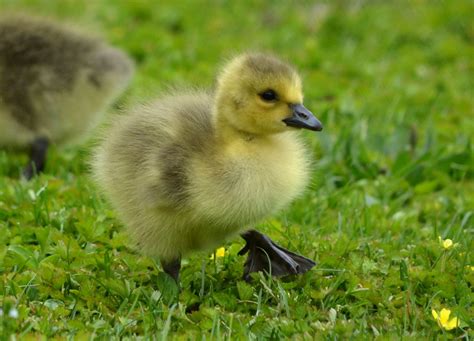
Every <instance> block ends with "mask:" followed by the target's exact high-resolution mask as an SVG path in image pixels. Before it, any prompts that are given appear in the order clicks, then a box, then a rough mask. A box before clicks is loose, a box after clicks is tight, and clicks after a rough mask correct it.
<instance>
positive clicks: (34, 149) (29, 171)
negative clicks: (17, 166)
mask: <svg viewBox="0 0 474 341" xmlns="http://www.w3.org/2000/svg"><path fill="white" fill-rule="evenodd" d="M48 145H49V141H48V139H47V138H45V137H38V138H36V139H35V140H34V141H33V143H32V144H31V149H30V160H29V161H28V164H27V165H26V167H25V168H24V169H23V177H25V179H27V180H30V179H31V178H32V177H33V176H34V175H36V174H38V173H40V172H42V171H43V170H44V166H45V164H46V152H47V151H48Z"/></svg>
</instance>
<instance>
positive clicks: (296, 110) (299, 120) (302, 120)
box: [283, 104, 323, 131]
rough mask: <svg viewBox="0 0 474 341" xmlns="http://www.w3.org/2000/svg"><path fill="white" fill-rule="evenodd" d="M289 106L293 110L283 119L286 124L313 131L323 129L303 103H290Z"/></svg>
mask: <svg viewBox="0 0 474 341" xmlns="http://www.w3.org/2000/svg"><path fill="white" fill-rule="evenodd" d="M290 108H291V110H292V112H293V114H292V116H290V117H288V118H285V119H284V120H283V122H285V123H286V125H287V126H289V127H294V128H303V129H309V130H314V131H321V130H323V125H322V124H321V122H320V121H319V120H318V119H317V118H316V117H314V115H313V113H312V112H311V111H309V110H308V109H306V108H305V106H304V105H303V104H290Z"/></svg>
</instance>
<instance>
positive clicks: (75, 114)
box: [0, 15, 134, 178]
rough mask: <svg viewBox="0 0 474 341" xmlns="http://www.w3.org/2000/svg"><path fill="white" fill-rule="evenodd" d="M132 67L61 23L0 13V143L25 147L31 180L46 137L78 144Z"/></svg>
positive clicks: (39, 165) (41, 163)
mask: <svg viewBox="0 0 474 341" xmlns="http://www.w3.org/2000/svg"><path fill="white" fill-rule="evenodd" d="M133 69H134V67H133V63H132V61H131V60H130V58H129V57H128V56H127V55H126V54H125V53H124V52H122V51H120V50H118V49H116V48H114V47H111V46H109V45H108V44H106V43H105V42H103V41H101V40H100V39H96V38H92V37H89V36H88V35H87V34H84V33H80V32H77V31H76V30H73V29H71V28H69V27H67V26H65V25H63V24H59V23H56V22H52V21H49V20H46V19H40V18H33V17H28V16H18V15H15V16H11V17H0V147H1V146H3V147H16V148H25V147H27V148H28V147H29V148H30V153H31V155H30V162H29V163H28V165H27V166H26V168H25V169H24V172H23V174H24V176H25V177H26V178H31V177H32V176H33V175H34V174H35V173H36V172H39V171H41V170H42V169H43V168H44V164H45V158H46V151H47V147H48V144H49V143H50V142H52V143H57V144H71V143H74V142H77V141H78V140H80V139H81V138H83V137H84V136H85V135H86V134H87V133H88V132H89V131H90V130H91V129H92V128H94V127H95V126H96V125H97V124H98V123H99V122H100V119H101V116H102V115H101V114H102V113H103V111H104V110H105V109H106V107H107V106H108V105H110V103H111V102H112V101H113V100H114V99H115V98H116V97H117V96H118V95H119V94H121V93H122V92H123V91H124V89H125V88H126V86H127V84H128V83H129V81H130V79H131V76H132V74H133Z"/></svg>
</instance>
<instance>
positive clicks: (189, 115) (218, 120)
mask: <svg viewBox="0 0 474 341" xmlns="http://www.w3.org/2000/svg"><path fill="white" fill-rule="evenodd" d="M297 128H304V129H310V130H315V131H320V130H322V125H321V123H320V122H319V121H318V119H316V118H315V117H314V115H313V114H312V113H311V112H310V111H309V110H308V109H306V108H305V107H304V106H303V93H302V85H301V80H300V77H299V75H298V74H297V72H296V71H295V70H294V69H293V68H292V67H291V66H289V65H287V64H286V63H284V62H282V61H280V60H279V59H277V58H276V57H274V56H271V55H266V54H257V53H249V54H243V55H240V56H237V57H236V58H235V59H233V60H231V61H230V62H229V63H228V64H227V65H226V66H225V67H224V68H223V70H222V72H221V73H220V74H219V75H218V79H217V87H216V90H215V92H199V91H191V90H189V91H184V92H183V93H176V94H171V95H168V96H165V97H164V98H162V99H159V100H157V101H156V102H154V103H152V104H149V105H144V106H142V107H139V108H137V109H135V110H134V111H133V112H132V113H131V114H130V115H124V116H122V117H120V118H117V119H116V121H115V123H114V124H113V125H112V126H111V128H110V130H108V131H106V133H105V136H104V138H103V141H102V142H101V143H100V145H99V146H98V147H97V150H96V153H95V156H94V160H93V162H92V167H93V173H94V176H95V179H96V181H97V183H98V184H99V186H100V187H101V188H102V189H103V191H104V192H105V194H106V195H107V197H108V198H109V199H110V201H111V203H112V205H113V206H114V207H115V209H116V210H117V211H118V213H119V216H120V217H121V219H122V220H123V222H124V223H125V225H126V226H127V229H128V232H129V233H130V235H131V236H132V238H133V240H134V241H135V242H136V244H137V247H138V248H139V249H140V250H141V251H142V252H143V253H144V254H145V255H148V256H151V257H154V258H155V259H158V260H160V262H161V265H162V267H163V270H164V271H165V272H166V273H168V274H169V275H171V276H172V277H173V278H174V279H175V280H176V281H177V282H178V278H179V271H180V268H181V257H183V256H184V255H186V254H188V253H189V252H191V251H196V250H202V249H207V248H212V247H216V246H217V245H219V244H221V243H223V241H225V240H226V239H227V238H229V237H232V236H233V235H236V234H239V233H240V234H241V236H242V237H243V238H244V239H245V241H246V245H245V247H244V248H243V249H242V250H241V251H240V253H239V254H240V255H243V254H245V253H247V252H248V253H249V255H248V258H247V260H246V262H245V266H244V278H245V279H246V280H249V278H250V277H249V274H250V273H251V272H255V271H265V272H267V273H269V274H271V275H274V276H284V275H288V274H301V273H304V272H306V271H307V270H309V269H310V268H312V267H313V266H314V265H315V263H314V262H313V261H312V260H310V259H307V258H305V257H302V256H300V255H297V254H295V253H292V252H290V251H288V250H285V249H283V248H282V247H280V246H278V245H276V244H275V243H274V242H272V241H271V240H270V238H268V237H267V236H265V235H263V234H261V233H259V232H257V231H256V230H247V231H245V229H246V228H248V226H249V225H250V224H254V223H256V222H258V221H259V220H261V219H262V218H264V217H266V216H268V215H270V214H272V213H274V212H275V211H277V210H279V209H280V208H282V207H284V206H285V205H287V204H288V203H289V202H290V201H292V200H293V199H294V198H295V197H296V196H298V195H299V194H300V193H301V192H302V190H303V189H304V188H305V185H306V184H307V182H308V179H309V178H310V176H309V160H308V154H309V153H308V151H307V150H306V149H305V146H304V144H303V143H302V142H301V141H300V140H299V138H298V136H297V135H298V134H297V131H296V130H297Z"/></svg>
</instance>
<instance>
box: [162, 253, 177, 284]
mask: <svg viewBox="0 0 474 341" xmlns="http://www.w3.org/2000/svg"><path fill="white" fill-rule="evenodd" d="M161 267H162V268H163V271H164V272H166V273H167V274H168V275H170V276H171V277H173V279H174V280H175V281H176V283H179V271H180V270H181V257H180V258H177V259H175V260H172V261H169V262H164V261H161Z"/></svg>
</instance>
